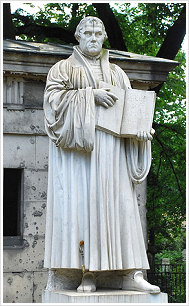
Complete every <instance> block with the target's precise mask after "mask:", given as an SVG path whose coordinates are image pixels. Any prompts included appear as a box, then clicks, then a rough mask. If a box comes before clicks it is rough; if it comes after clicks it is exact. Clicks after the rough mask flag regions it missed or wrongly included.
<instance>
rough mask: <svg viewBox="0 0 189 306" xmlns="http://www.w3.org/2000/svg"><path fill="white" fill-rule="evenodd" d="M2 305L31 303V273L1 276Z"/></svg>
mask: <svg viewBox="0 0 189 306" xmlns="http://www.w3.org/2000/svg"><path fill="white" fill-rule="evenodd" d="M3 302H4V303H32V302H33V272H22V273H4V274H3Z"/></svg>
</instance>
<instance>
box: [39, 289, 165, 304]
mask: <svg viewBox="0 0 189 306" xmlns="http://www.w3.org/2000/svg"><path fill="white" fill-rule="evenodd" d="M42 303H168V295H167V293H158V294H150V293H146V292H137V291H123V290H112V289H106V290H103V289H102V290H100V289H99V290H98V291H96V292H92V293H78V292H77V291H76V290H64V291H50V290H44V291H43V295H42Z"/></svg>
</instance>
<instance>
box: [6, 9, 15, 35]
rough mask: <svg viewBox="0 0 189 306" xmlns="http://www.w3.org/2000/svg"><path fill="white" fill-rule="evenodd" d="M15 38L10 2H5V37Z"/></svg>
mask: <svg viewBox="0 0 189 306" xmlns="http://www.w3.org/2000/svg"><path fill="white" fill-rule="evenodd" d="M6 38H9V39H15V29H14V25H13V22H12V16H11V8H10V3H3V39H6Z"/></svg>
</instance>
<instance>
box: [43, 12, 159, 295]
mask: <svg viewBox="0 0 189 306" xmlns="http://www.w3.org/2000/svg"><path fill="white" fill-rule="evenodd" d="M75 37H76V39H77V40H78V42H79V45H78V46H75V47H74V51H73V54H72V55H71V56H70V57H69V58H68V59H67V60H61V61H60V62H58V63H56V64H55V65H54V66H53V67H52V68H51V69H50V71H49V73H48V77H47V83H46V88H45V94H44V112H45V126H46V131H47V134H48V136H49V138H50V142H49V173H48V196H47V217H46V237H45V260H44V266H45V267H47V268H49V269H50V271H51V273H50V276H49V282H48V284H50V283H51V284H52V279H53V276H52V275H53V273H55V271H67V272H68V271H70V273H72V271H75V270H76V269H77V270H81V268H83V272H84V275H83V278H82V282H81V284H80V286H79V287H78V288H77V290H78V291H79V292H80V291H81V292H91V291H95V290H96V282H95V275H96V274H95V273H96V272H98V275H99V276H100V275H101V274H100V273H102V271H103V272H104V273H103V275H104V274H105V273H106V272H107V273H108V271H109V272H110V271H112V273H114V272H115V273H116V271H120V272H121V273H122V283H121V287H122V289H124V290H138V291H147V292H151V293H158V292H160V289H159V287H157V286H154V285H151V284H149V283H148V282H147V281H146V280H144V278H143V273H142V270H146V269H149V264H148V259H147V255H146V249H145V244H144V238H143V232H142V227H141V221H140V216H139V210H138V205H137V197H136V190H135V184H136V183H141V182H142V180H144V179H145V178H146V175H147V173H148V171H149V168H150V163H151V140H152V136H151V134H150V133H149V132H148V131H138V134H137V136H136V138H135V139H133V138H132V139H124V138H119V137H115V136H114V135H111V134H108V133H106V132H103V131H100V130H97V129H95V110H96V108H98V107H99V106H103V107H105V108H109V107H112V106H113V105H114V104H115V103H116V101H117V97H116V95H115V94H113V93H111V91H110V90H109V88H99V81H100V80H102V81H105V82H107V83H109V84H112V85H114V86H116V87H118V88H122V89H124V90H126V89H127V88H130V87H131V85H130V82H129V79H128V77H127V75H126V74H125V73H124V71H123V70H122V69H121V68H120V67H118V66H117V65H114V64H111V63H110V62H109V57H108V51H107V50H105V49H102V44H103V42H104V40H105V39H106V38H107V35H106V31H105V28H104V25H103V23H102V21H101V20H100V19H98V18H96V17H86V18H84V19H83V20H81V22H80V23H79V25H78V26H77V29H76V33H75ZM134 115H135V114H133V120H134ZM81 248H82V252H81ZM82 255H83V256H82Z"/></svg>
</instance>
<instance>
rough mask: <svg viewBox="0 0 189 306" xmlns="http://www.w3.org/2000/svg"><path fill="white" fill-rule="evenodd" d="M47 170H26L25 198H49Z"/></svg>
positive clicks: (30, 199)
mask: <svg viewBox="0 0 189 306" xmlns="http://www.w3.org/2000/svg"><path fill="white" fill-rule="evenodd" d="M47 175H48V174H47V170H43V171H42V170H38V169H36V170H34V169H25V170H24V200H25V201H42V202H44V201H46V198H47Z"/></svg>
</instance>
